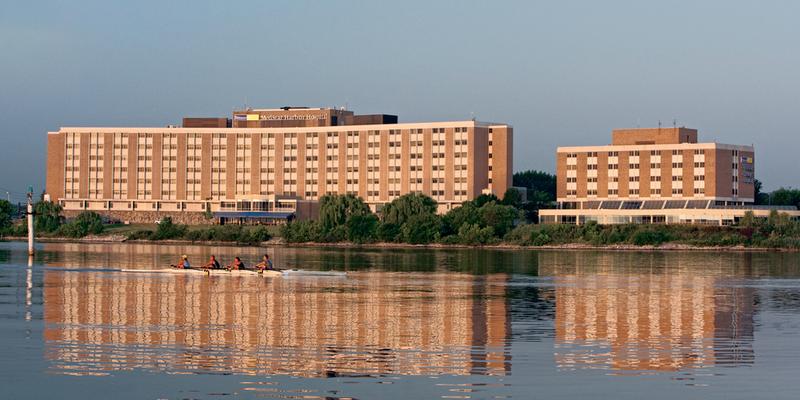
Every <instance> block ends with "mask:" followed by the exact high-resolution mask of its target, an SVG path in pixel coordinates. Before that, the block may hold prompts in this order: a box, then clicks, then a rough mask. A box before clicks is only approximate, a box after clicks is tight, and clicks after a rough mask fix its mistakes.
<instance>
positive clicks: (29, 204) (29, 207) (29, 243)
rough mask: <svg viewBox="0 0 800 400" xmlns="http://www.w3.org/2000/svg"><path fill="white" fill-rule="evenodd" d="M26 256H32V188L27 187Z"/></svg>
mask: <svg viewBox="0 0 800 400" xmlns="http://www.w3.org/2000/svg"><path fill="white" fill-rule="evenodd" d="M28 255H29V256H32V255H33V186H29V187H28Z"/></svg>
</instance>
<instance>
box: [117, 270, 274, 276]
mask: <svg viewBox="0 0 800 400" xmlns="http://www.w3.org/2000/svg"><path fill="white" fill-rule="evenodd" d="M120 271H121V272H136V273H144V274H173V275H214V276H262V277H276V276H282V275H283V274H281V272H280V271H269V270H268V271H253V270H247V269H236V270H231V271H228V270H226V269H199V268H189V269H182V268H162V269H121V270H120Z"/></svg>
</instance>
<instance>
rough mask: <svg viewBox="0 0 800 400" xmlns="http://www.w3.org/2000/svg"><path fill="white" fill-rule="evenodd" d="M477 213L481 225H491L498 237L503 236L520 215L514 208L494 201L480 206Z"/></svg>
mask: <svg viewBox="0 0 800 400" xmlns="http://www.w3.org/2000/svg"><path fill="white" fill-rule="evenodd" d="M479 214H480V218H481V225H482V226H488V227H491V228H492V229H493V230H494V233H495V234H496V235H497V236H499V237H503V236H505V234H506V233H507V232H508V231H509V230H511V228H513V227H514V223H515V222H516V221H517V220H518V219H519V217H520V214H519V211H518V210H517V209H516V208H514V207H511V206H504V205H502V204H498V203H497V202H494V201H492V202H489V203H486V204H484V205H483V207H481V208H480V210H479Z"/></svg>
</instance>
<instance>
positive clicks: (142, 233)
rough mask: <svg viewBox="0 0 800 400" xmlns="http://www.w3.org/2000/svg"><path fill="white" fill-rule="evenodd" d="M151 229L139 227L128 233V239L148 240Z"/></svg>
mask: <svg viewBox="0 0 800 400" xmlns="http://www.w3.org/2000/svg"><path fill="white" fill-rule="evenodd" d="M151 235H153V231H151V230H147V229H140V230H136V231H133V232H131V233H129V234H128V240H150V236H151Z"/></svg>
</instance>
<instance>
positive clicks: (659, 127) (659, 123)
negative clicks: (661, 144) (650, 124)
mask: <svg viewBox="0 0 800 400" xmlns="http://www.w3.org/2000/svg"><path fill="white" fill-rule="evenodd" d="M658 131H659V132H661V120H658Z"/></svg>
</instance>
